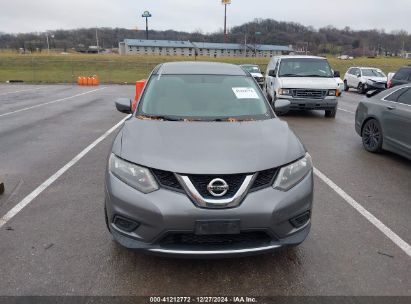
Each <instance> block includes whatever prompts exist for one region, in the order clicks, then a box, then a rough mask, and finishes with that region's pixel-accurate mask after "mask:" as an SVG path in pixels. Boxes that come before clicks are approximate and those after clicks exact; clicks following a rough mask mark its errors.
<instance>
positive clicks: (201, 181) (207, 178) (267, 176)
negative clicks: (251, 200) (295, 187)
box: [151, 168, 278, 199]
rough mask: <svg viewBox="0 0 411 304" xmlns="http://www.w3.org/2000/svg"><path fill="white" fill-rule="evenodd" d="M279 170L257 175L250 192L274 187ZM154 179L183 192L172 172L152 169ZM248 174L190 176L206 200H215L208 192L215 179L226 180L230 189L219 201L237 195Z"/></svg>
mask: <svg viewBox="0 0 411 304" xmlns="http://www.w3.org/2000/svg"><path fill="white" fill-rule="evenodd" d="M277 171H278V169H277V168H273V169H268V170H264V171H260V172H258V174H257V177H256V179H255V180H254V182H253V184H252V185H251V188H250V191H257V190H260V189H263V188H266V187H269V186H271V185H272V183H273V180H274V178H275V176H276V175H277ZM151 172H152V173H153V175H154V177H155V178H156V180H157V182H158V183H159V184H160V186H161V187H163V188H166V189H170V190H175V191H179V192H183V191H184V190H183V187H182V186H181V184H180V183H179V181H178V180H177V178H176V177H175V175H174V173H173V172H170V171H163V170H159V169H151ZM246 175H247V174H230V175H194V174H193V175H189V176H188V177H189V178H190V180H191V182H192V183H193V185H194V187H195V188H196V189H197V191H198V192H199V193H200V194H201V196H202V197H204V198H206V199H207V198H214V199H216V197H214V196H212V195H211V194H210V193H209V192H208V190H207V186H208V184H209V183H210V182H211V181H212V180H213V179H215V178H222V179H224V180H225V181H226V182H227V184H228V186H229V189H228V191H227V193H226V194H225V195H224V196H221V197H218V199H224V198H230V197H233V196H234V194H236V193H237V191H238V189H240V187H241V185H242V184H243V182H244V179H245V177H246Z"/></svg>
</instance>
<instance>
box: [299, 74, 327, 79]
mask: <svg viewBox="0 0 411 304" xmlns="http://www.w3.org/2000/svg"><path fill="white" fill-rule="evenodd" d="M303 77H318V78H330V77H331V76H324V75H317V74H310V75H304V76H303Z"/></svg>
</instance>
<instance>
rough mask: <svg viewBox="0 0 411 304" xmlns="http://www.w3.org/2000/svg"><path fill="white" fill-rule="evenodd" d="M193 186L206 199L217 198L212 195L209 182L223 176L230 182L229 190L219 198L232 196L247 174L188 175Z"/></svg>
mask: <svg viewBox="0 0 411 304" xmlns="http://www.w3.org/2000/svg"><path fill="white" fill-rule="evenodd" d="M188 177H189V178H190V181H191V182H192V184H193V186H194V187H195V188H196V189H197V191H198V193H200V194H201V196H202V197H203V198H205V199H210V198H214V199H215V198H216V197H214V196H212V195H211V194H210V193H209V192H208V190H207V186H208V184H209V183H210V182H211V181H212V180H213V179H215V178H221V179H223V180H225V182H226V183H227V184H228V187H229V188H228V191H227V193H226V194H225V195H223V196H220V197H218V199H224V198H230V197H233V196H234V194H236V192H237V191H238V189H240V187H241V185H242V184H243V182H244V179H245V177H246V174H230V175H188Z"/></svg>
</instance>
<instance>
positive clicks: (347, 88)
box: [344, 80, 350, 92]
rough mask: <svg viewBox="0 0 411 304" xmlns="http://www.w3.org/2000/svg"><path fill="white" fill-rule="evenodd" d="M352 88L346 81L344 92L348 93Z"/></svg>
mask: <svg viewBox="0 0 411 304" xmlns="http://www.w3.org/2000/svg"><path fill="white" fill-rule="evenodd" d="M349 89H350V87H349V86H348V83H347V80H344V91H346V92H348V90H349Z"/></svg>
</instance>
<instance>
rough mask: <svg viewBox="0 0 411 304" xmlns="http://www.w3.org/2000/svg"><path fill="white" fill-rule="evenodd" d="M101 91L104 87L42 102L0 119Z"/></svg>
mask: <svg viewBox="0 0 411 304" xmlns="http://www.w3.org/2000/svg"><path fill="white" fill-rule="evenodd" d="M103 89H105V87H104V88H99V89H95V90H91V91H87V92H83V93H80V94H76V95H73V96H68V97H64V98H60V99H56V100H52V101H48V102H43V103H40V104H37V105H35V106H31V107H27V108H23V109H20V110H16V111H11V112H7V113H3V114H0V117H3V116H8V115H12V114H16V113H19V112H23V111H27V110H31V109H35V108H39V107H42V106H45V105H49V104H52V103H56V102H59V101H63V100H67V99H72V98H75V97H78V96H82V95H86V94H90V93H93V92H97V91H100V90H103Z"/></svg>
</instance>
